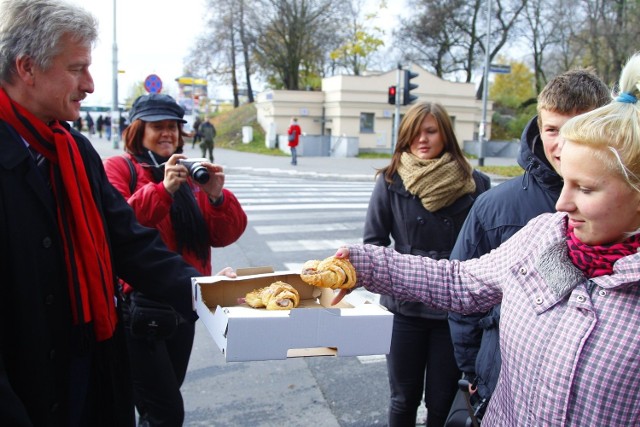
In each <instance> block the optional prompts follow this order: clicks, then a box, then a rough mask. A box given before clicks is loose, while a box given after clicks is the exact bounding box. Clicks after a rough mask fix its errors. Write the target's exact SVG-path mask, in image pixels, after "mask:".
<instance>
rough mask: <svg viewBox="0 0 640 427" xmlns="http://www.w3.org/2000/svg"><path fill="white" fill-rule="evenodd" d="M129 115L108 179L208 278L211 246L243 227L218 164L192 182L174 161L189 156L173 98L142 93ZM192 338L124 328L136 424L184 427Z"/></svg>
mask: <svg viewBox="0 0 640 427" xmlns="http://www.w3.org/2000/svg"><path fill="white" fill-rule="evenodd" d="M129 117H130V119H131V124H130V125H129V126H128V127H127V128H126V129H125V131H124V133H123V135H122V136H123V141H124V146H125V151H126V153H125V154H124V156H114V157H111V158H110V159H108V160H107V161H106V162H105V169H106V172H107V176H108V178H109V181H111V183H112V184H113V185H114V186H115V188H116V189H117V190H118V191H120V193H121V194H122V196H124V198H125V199H126V200H127V202H128V203H129V205H130V206H131V207H132V208H133V210H134V211H135V213H136V216H137V218H138V220H139V221H140V223H141V224H143V225H145V226H147V227H151V228H155V229H157V230H158V231H159V232H160V235H161V236H162V240H163V241H164V242H165V243H166V245H167V246H168V247H169V249H171V250H173V251H176V252H177V253H179V254H180V255H182V257H183V258H184V259H185V261H187V262H188V263H189V264H191V265H192V266H193V267H194V268H196V269H197V270H198V272H199V273H200V274H199V275H200V276H211V247H224V246H227V245H230V244H231V243H233V242H235V241H236V240H238V238H239V237H240V236H241V235H242V233H243V232H244V230H245V228H246V226H247V216H246V214H245V212H244V210H243V209H242V207H241V206H240V203H239V202H238V199H236V197H235V196H234V194H233V193H232V192H231V191H229V190H227V189H225V188H223V187H224V181H225V176H224V173H223V170H222V167H220V166H217V165H213V164H210V163H203V164H202V167H204V168H206V170H207V171H208V173H209V176H210V177H209V179H208V180H207V181H206V182H197V181H195V180H194V179H192V178H191V177H190V173H189V171H188V170H187V168H186V167H185V166H184V165H181V164H179V162H178V161H179V159H184V158H186V156H185V155H184V154H182V152H183V148H184V139H183V128H182V127H183V124H184V123H186V122H185V120H184V119H183V117H184V109H183V108H182V107H181V106H180V105H178V103H176V101H175V100H174V99H173V98H172V97H171V96H169V95H164V94H149V95H144V96H141V97H139V98H138V99H137V100H136V101H135V102H134V103H133V106H132V108H131V111H130V116H129ZM131 168H133V169H131ZM132 171H133V174H132ZM132 180H133V181H132ZM123 292H124V294H125V301H124V302H125V307H127V306H128V304H129V301H130V298H131V296H132V293H135V292H136V290H134V289H132V287H131V286H128V285H127V284H126V283H124V284H123ZM194 334H195V328H194V324H193V323H183V324H181V325H179V326H178V330H177V331H176V332H175V333H174V334H173V335H172V336H171V337H170V338H168V339H165V340H149V339H146V338H140V337H136V336H133V335H132V334H131V333H130V330H129V329H128V330H127V343H128V349H129V354H130V358H131V368H132V372H133V379H134V396H135V400H136V408H137V409H138V413H139V414H140V422H139V425H140V426H165V425H166V426H181V425H182V423H183V421H184V404H183V401H182V395H181V393H180V386H181V385H182V382H183V381H184V377H185V375H186V372H187V366H188V364H189V357H190V355H191V348H192V346H193V338H194Z"/></svg>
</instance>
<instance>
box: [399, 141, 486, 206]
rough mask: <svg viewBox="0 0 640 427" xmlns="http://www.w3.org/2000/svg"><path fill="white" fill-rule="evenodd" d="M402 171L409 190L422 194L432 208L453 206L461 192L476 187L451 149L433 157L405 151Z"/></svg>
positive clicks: (401, 176)
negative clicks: (423, 157) (423, 156)
mask: <svg viewBox="0 0 640 427" xmlns="http://www.w3.org/2000/svg"><path fill="white" fill-rule="evenodd" d="M398 174H399V175H400V178H402V182H403V183H404V186H405V188H406V189H407V191H408V192H409V193H410V194H412V195H414V196H417V197H419V198H420V200H422V205H423V206H424V207H425V209H426V210H428V211H429V212H436V211H438V210H440V209H441V208H444V207H446V206H449V205H451V204H452V203H453V202H455V201H456V200H458V199H459V198H460V197H461V196H464V195H465V194H469V193H473V192H474V191H475V190H476V183H475V181H474V180H473V178H470V179H465V178H464V173H463V171H462V169H460V167H459V166H458V163H457V162H455V161H454V160H453V156H452V155H451V154H450V153H444V154H443V155H442V157H440V158H437V159H429V160H422V159H419V158H418V157H416V156H414V155H413V154H411V153H402V157H400V165H399V166H398Z"/></svg>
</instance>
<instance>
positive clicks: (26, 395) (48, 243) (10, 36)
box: [0, 0, 199, 427]
mask: <svg viewBox="0 0 640 427" xmlns="http://www.w3.org/2000/svg"><path fill="white" fill-rule="evenodd" d="M0 16H2V19H1V20H0V295H2V298H0V402H1V404H0V425H6V426H34V425H37V426H45V425H46V426H110V427H112V426H133V425H135V418H134V410H133V402H132V392H131V390H132V386H131V379H130V375H129V369H128V361H127V352H126V349H125V348H124V340H123V328H122V326H121V325H122V322H121V321H120V319H121V314H122V313H121V312H120V309H119V307H118V304H117V300H118V290H117V286H116V283H117V280H116V279H117V277H122V278H123V279H124V280H126V281H127V282H128V283H131V284H132V285H135V287H136V289H139V290H141V291H143V292H145V293H146V294H148V295H150V296H154V297H156V298H158V299H159V300H164V301H167V302H170V303H171V304H172V305H174V307H175V308H176V309H177V310H178V311H179V312H180V313H181V314H182V316H183V317H184V318H185V319H187V320H188V321H194V320H195V315H194V314H193V311H192V309H191V293H190V282H191V280H190V278H191V277H193V276H197V275H199V274H198V272H197V271H196V270H195V269H193V268H192V267H190V266H189V265H188V264H186V263H184V261H183V260H182V258H181V257H180V256H178V255H176V254H174V253H172V252H170V251H168V250H167V249H166V247H165V246H164V244H163V243H162V241H161V240H160V238H159V236H158V234H157V232H156V231H155V230H152V229H149V228H144V227H142V226H140V225H139V224H138V222H137V221H136V219H135V215H134V214H133V211H132V210H131V209H130V207H129V205H128V204H127V203H126V202H125V201H124V199H123V198H122V196H121V195H120V194H119V193H118V192H117V191H116V190H115V189H114V188H113V187H112V186H111V185H110V184H109V181H108V180H107V177H106V175H105V172H104V168H103V166H102V161H101V159H100V156H99V155H98V153H96V151H95V150H94V149H93V147H92V146H91V143H90V142H89V141H88V140H87V139H86V138H85V137H84V136H82V135H81V134H80V133H79V132H77V131H75V130H73V129H70V127H69V125H68V124H67V121H73V120H75V119H76V118H78V116H79V115H80V103H81V102H82V100H83V99H84V98H85V97H86V95H87V94H88V93H91V92H93V79H92V77H91V74H90V73H89V66H90V65H91V49H92V47H93V44H94V42H95V40H96V37H97V22H96V20H95V18H94V17H93V16H92V15H91V14H89V13H88V12H86V11H84V10H83V9H81V8H79V7H77V6H74V5H71V4H68V3H65V2H63V1H58V0H4V1H2V2H1V3H0Z"/></svg>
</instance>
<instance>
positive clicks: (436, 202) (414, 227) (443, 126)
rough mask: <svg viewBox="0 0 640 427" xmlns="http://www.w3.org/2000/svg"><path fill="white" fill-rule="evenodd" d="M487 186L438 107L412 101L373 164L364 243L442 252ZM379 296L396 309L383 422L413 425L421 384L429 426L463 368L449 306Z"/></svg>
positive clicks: (437, 422) (441, 417) (440, 421)
mask: <svg viewBox="0 0 640 427" xmlns="http://www.w3.org/2000/svg"><path fill="white" fill-rule="evenodd" d="M489 187H490V180H489V178H488V177H487V176H486V175H484V174H482V173H480V172H478V171H474V170H473V169H472V167H471V165H470V164H469V162H468V161H467V160H466V159H465V157H464V155H463V153H462V150H461V148H460V145H459V144H458V140H457V138H456V136H455V133H454V130H453V125H452V122H451V120H450V118H449V115H448V114H447V112H446V110H445V109H444V107H443V106H442V105H440V104H437V103H427V102H421V103H418V104H416V105H414V106H413V107H411V108H410V109H409V110H408V111H407V113H406V114H405V116H404V118H403V119H402V122H401V123H400V128H399V133H398V144H397V145H396V148H395V151H394V154H393V157H392V159H391V163H390V164H389V166H387V167H385V168H383V169H381V170H379V171H378V176H377V182H376V185H375V188H374V190H373V194H372V196H371V201H370V203H369V209H368V212H367V218H366V222H365V228H364V239H363V240H364V243H370V244H374V245H378V246H389V245H391V242H392V241H393V244H394V248H395V249H396V250H397V251H398V252H400V253H406V254H414V255H422V256H429V257H431V258H436V259H446V258H448V257H449V254H450V252H451V249H452V248H453V245H454V244H455V241H456V237H457V235H458V232H459V231H460V228H461V227H462V224H463V222H464V220H465V218H466V216H467V213H468V212H469V209H470V208H471V205H472V204H473V202H474V200H475V198H476V197H477V196H478V195H479V194H480V193H482V192H484V191H486V190H488V189H489ZM381 303H382V304H383V305H384V306H386V307H387V308H388V309H389V310H390V311H392V312H393V313H394V315H395V316H394V325H393V336H392V340H391V350H390V352H389V355H388V356H387V366H388V371H389V385H390V392H391V402H390V405H389V426H390V427H398V426H415V424H416V414H417V409H418V406H419V405H420V401H421V399H422V395H423V392H425V404H426V407H427V412H428V418H427V427H435V426H442V425H444V422H445V420H446V417H447V414H448V412H449V408H450V407H451V402H452V400H453V398H454V395H455V393H456V388H457V387H456V384H457V380H458V379H459V378H460V375H461V374H460V372H459V370H458V368H457V366H456V362H455V359H454V356H453V344H452V343H451V336H450V333H449V325H448V322H447V313H446V312H444V311H437V310H433V309H429V308H427V306H425V305H424V304H422V303H418V302H407V301H400V300H396V299H395V298H393V297H390V296H382V298H381Z"/></svg>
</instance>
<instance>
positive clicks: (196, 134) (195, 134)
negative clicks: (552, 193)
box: [191, 116, 204, 157]
mask: <svg viewBox="0 0 640 427" xmlns="http://www.w3.org/2000/svg"><path fill="white" fill-rule="evenodd" d="M201 124H202V119H201V118H200V116H198V117H196V121H195V122H194V123H193V140H192V142H191V148H195V147H196V144H197V143H198V142H200V133H199V129H200V125H201ZM203 157H204V156H203Z"/></svg>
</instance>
